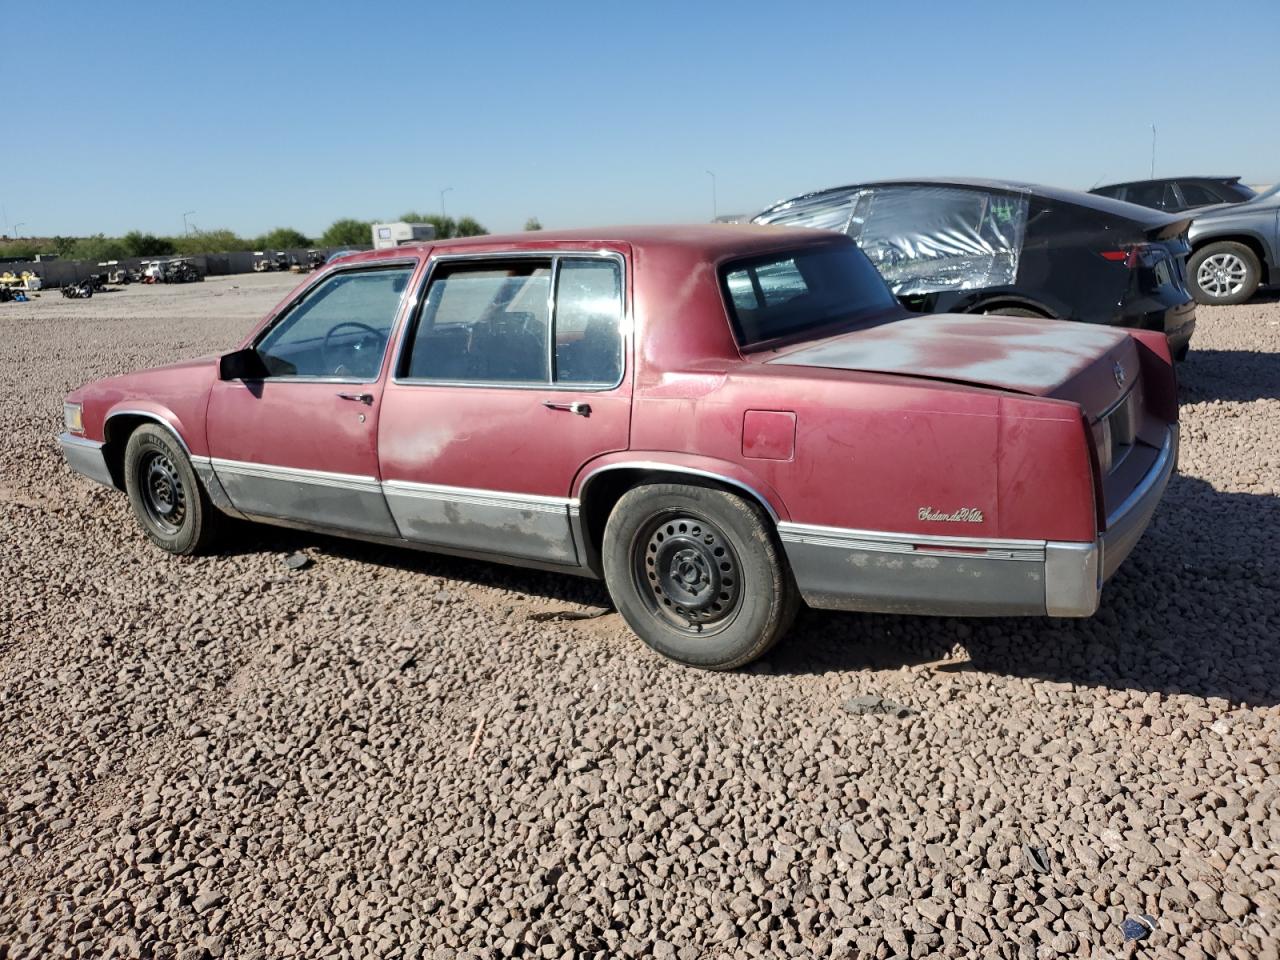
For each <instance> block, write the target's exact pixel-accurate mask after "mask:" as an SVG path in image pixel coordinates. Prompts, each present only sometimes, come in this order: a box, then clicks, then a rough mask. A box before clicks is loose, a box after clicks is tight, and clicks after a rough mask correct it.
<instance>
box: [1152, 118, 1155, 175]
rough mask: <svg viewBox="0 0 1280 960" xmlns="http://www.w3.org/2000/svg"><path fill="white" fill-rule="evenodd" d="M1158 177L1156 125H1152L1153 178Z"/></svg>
mask: <svg viewBox="0 0 1280 960" xmlns="http://www.w3.org/2000/svg"><path fill="white" fill-rule="evenodd" d="M1155 178H1156V125H1155V124H1154V123H1153V124H1152V125H1151V179H1152V180H1154V179H1155Z"/></svg>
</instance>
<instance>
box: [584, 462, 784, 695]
mask: <svg viewBox="0 0 1280 960" xmlns="http://www.w3.org/2000/svg"><path fill="white" fill-rule="evenodd" d="M602 559H603V561H604V576H605V583H607V584H608V587H609V593H610V595H611V596H612V597H613V602H614V604H616V606H617V608H618V612H619V613H621V614H622V617H623V619H624V620H626V621H627V624H628V625H629V626H630V627H631V629H632V630H634V631H635V633H636V635H637V636H639V637H640V639H641V640H643V641H644V642H645V643H647V644H648V645H649V646H651V647H652V648H653V649H654V650H656V651H658V652H659V653H661V654H662V655H663V656H665V657H669V658H670V659H672V660H676V661H678V662H680V663H684V664H688V665H689V666H692V667H701V668H703V669H707V670H732V669H733V668H735V667H740V666H742V665H743V664H745V663H750V662H751V661H752V660H755V659H756V658H757V657H759V656H761V655H762V654H764V653H765V652H766V651H767V650H768V649H769V648H770V647H772V646H773V645H774V644H775V643H777V642H778V639H779V638H780V637H781V636H782V635H783V634H784V633H786V632H787V629H788V628H789V627H790V626H791V622H792V620H794V619H795V615H796V609H797V608H798V606H799V596H798V592H797V590H796V587H795V582H794V581H793V579H792V576H791V570H790V568H789V567H788V566H787V561H786V558H785V556H784V555H783V552H782V548H781V545H780V544H779V543H778V540H777V537H776V536H775V535H774V531H773V524H772V522H771V521H770V519H769V517H768V516H766V515H765V513H764V511H762V510H761V509H760V508H759V507H758V506H757V505H756V504H754V503H750V502H748V501H746V500H744V499H742V498H741V497H737V496H734V495H733V494H730V493H726V492H725V491H723V490H717V489H712V488H708V487H696V486H685V485H683V484H673V483H653V484H645V485H642V486H638V487H635V488H634V489H631V490H628V491H627V492H626V493H624V494H623V495H622V497H621V499H619V500H618V502H617V504H616V505H615V506H614V508H613V512H612V513H610V514H609V521H608V523H607V524H606V526H605V531H604V549H603V558H602ZM642 571H643V572H642Z"/></svg>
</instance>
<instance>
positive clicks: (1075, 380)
mask: <svg viewBox="0 0 1280 960" xmlns="http://www.w3.org/2000/svg"><path fill="white" fill-rule="evenodd" d="M768 362H769V363H777V364H791V365H797V366H805V367H827V368H832V369H838V370H857V371H863V372H867V373H889V374H899V375H903V376H910V377H921V378H925V379H930V380H941V381H947V382H950V383H961V384H968V385H972V386H979V387H989V388H993V389H997V390H1007V391H1012V392H1014V393H1024V394H1030V395H1032V396H1038V397H1054V398H1057V399H1064V400H1071V401H1074V402H1076V403H1079V404H1080V405H1081V406H1082V407H1083V408H1084V409H1085V411H1086V412H1088V413H1089V414H1090V416H1097V415H1098V414H1100V413H1101V412H1102V411H1103V410H1105V409H1106V408H1107V407H1109V406H1110V405H1111V404H1112V403H1113V402H1114V401H1115V399H1116V397H1117V393H1118V391H1119V390H1120V389H1121V388H1123V386H1124V381H1125V380H1130V381H1131V380H1132V378H1134V377H1136V376H1137V375H1138V365H1139V359H1138V354H1137V347H1136V345H1135V344H1134V341H1133V339H1132V338H1131V337H1130V336H1129V335H1128V334H1127V333H1125V331H1123V330H1118V329H1115V328H1113V327H1105V326H1097V325H1094V324H1085V323H1072V322H1068V321H1060V320H1041V319H1037V318H1030V317H1001V316H988V315H973V314H945V313H943V314H924V315H916V316H911V317H907V318H905V319H902V320H895V321H892V322H889V323H883V324H879V325H877V326H873V327H868V328H866V329H862V330H857V331H854V332H852V333H845V334H841V335H839V336H836V337H831V338H829V339H826V340H822V341H819V342H817V343H808V344H804V345H802V346H800V347H799V348H797V349H795V350H792V351H790V352H788V353H785V354H783V355H781V356H777V357H774V358H773V359H771V360H769V361H768Z"/></svg>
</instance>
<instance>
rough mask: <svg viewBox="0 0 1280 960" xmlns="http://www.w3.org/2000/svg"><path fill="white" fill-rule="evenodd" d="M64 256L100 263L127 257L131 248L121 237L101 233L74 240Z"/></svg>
mask: <svg viewBox="0 0 1280 960" xmlns="http://www.w3.org/2000/svg"><path fill="white" fill-rule="evenodd" d="M62 256H63V257H64V258H65V259H67V260H90V261H93V262H94V263H99V262H101V261H103V260H119V259H120V258H121V257H127V256H129V248H128V247H126V246H125V245H124V242H123V241H121V240H120V239H119V238H117V237H107V236H103V235H102V234H101V233H99V234H96V235H95V236H92V237H81V238H80V239H78V240H76V241H74V242H73V243H72V244H71V245H70V246H69V247H68V248H67V252H66V253H65V254H62Z"/></svg>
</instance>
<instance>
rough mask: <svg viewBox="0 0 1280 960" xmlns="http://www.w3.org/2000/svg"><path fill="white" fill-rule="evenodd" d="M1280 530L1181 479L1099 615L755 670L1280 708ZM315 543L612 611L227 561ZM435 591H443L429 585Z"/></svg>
mask: <svg viewBox="0 0 1280 960" xmlns="http://www.w3.org/2000/svg"><path fill="white" fill-rule="evenodd" d="M1277 529H1280V497H1274V496H1260V495H1253V494H1242V493H1220V492H1218V491H1217V490H1215V489H1213V487H1212V486H1210V485H1209V484H1207V483H1205V482H1204V481H1202V480H1198V479H1194V478H1190V477H1183V476H1176V477H1174V479H1173V481H1172V483H1171V484H1170V486H1169V490H1168V492H1167V494H1166V498H1165V502H1164V504H1163V507H1162V509H1161V510H1160V511H1159V512H1158V513H1157V514H1156V518H1155V521H1154V522H1153V523H1152V526H1151V527H1150V528H1149V529H1148V531H1147V533H1146V535H1145V536H1144V537H1143V539H1142V541H1141V542H1140V543H1139V545H1138V547H1137V549H1136V551H1135V552H1134V554H1133V555H1132V556H1130V558H1129V559H1128V561H1127V562H1126V563H1125V565H1124V566H1123V567H1121V569H1120V571H1119V572H1118V573H1117V574H1116V576H1115V577H1114V578H1113V579H1112V580H1111V581H1110V582H1109V583H1108V584H1107V587H1106V589H1105V590H1104V591H1103V599H1102V608H1101V609H1100V610H1099V611H1098V613H1097V614H1096V615H1095V616H1094V617H1092V618H1090V619H1087V620H1049V619H1044V618H993V619H974V618H967V619H966V618H947V617H909V616H881V615H874V614H856V613H833V612H828V611H818V610H804V611H803V612H802V613H801V615H800V617H799V618H798V619H797V621H796V625H795V627H794V628H793V629H792V631H791V633H790V634H789V635H788V636H787V637H786V638H785V639H784V640H783V642H782V643H781V644H780V645H779V646H778V648H777V649H776V650H775V651H774V652H773V653H772V654H771V655H770V656H769V658H768V660H767V661H765V662H764V663H762V664H760V665H759V666H757V667H756V668H754V669H755V670H756V671H759V672H766V673H779V674H826V673H831V672H838V671H857V670H866V669H877V670H884V669H895V668H897V667H902V666H911V665H914V664H922V663H931V662H936V661H938V660H943V659H946V658H948V657H949V656H951V655H952V654H953V652H956V650H957V648H959V649H960V650H961V651H962V652H963V653H967V655H968V660H967V662H960V663H955V664H943V665H940V667H939V668H938V669H945V670H970V671H980V672H985V673H992V674H1004V675H1009V676H1020V677H1032V678H1037V679H1042V680H1050V681H1054V682H1061V683H1072V684H1076V685H1081V686H1090V687H1103V688H1109V689H1116V690H1140V691H1148V692H1150V691H1159V692H1161V693H1170V694H1172V693H1186V694H1193V695H1195V696H1198V697H1203V698H1206V699H1207V698H1211V697H1217V698H1222V699H1224V700H1228V701H1231V702H1232V703H1234V704H1247V705H1249V706H1272V705H1275V704H1277V703H1280V656H1278V655H1277V654H1278V653H1280V641H1278V640H1277V637H1278V636H1280V547H1277V541H1276V538H1275V532H1274V531H1276V530H1277ZM316 548H319V550H320V551H322V553H323V554H328V555H331V556H337V557H345V558H348V559H351V560H354V561H357V562H360V563H374V564H379V565H381V566H386V567H393V568H396V569H399V570H406V571H411V572H414V573H419V574H422V575H423V576H424V577H426V576H431V577H440V578H443V579H444V580H446V581H453V582H454V583H456V585H457V589H464V588H465V587H466V586H468V585H472V586H486V587H494V588H497V589H500V590H508V591H512V592H515V593H520V594H525V595H528V596H531V597H535V598H542V599H549V600H554V601H557V602H562V603H566V604H579V605H586V606H607V605H609V604H610V601H609V597H608V593H607V592H606V590H605V588H604V585H603V584H602V583H600V582H598V581H594V580H587V579H584V578H581V577H574V576H568V575H564V574H556V573H545V572H542V571H537V570H526V569H522V568H518V567H511V566H506V565H503V564H498V563H486V562H482V561H477V560H467V559H463V558H458V557H449V556H444V555H441V554H433V553H428V552H422V551H417V550H410V549H398V548H394V547H384V546H379V545H372V544H365V543H361V542H359V541H354V540H345V539H342V538H340V537H329V536H322V535H317V534H311V533H304V532H299V531H293V530H288V529H283V528H275V527H266V526H257V525H251V526H247V527H246V532H245V535H244V536H243V537H241V538H239V542H238V544H237V545H236V547H234V548H232V549H231V550H230V551H228V552H232V553H263V552H266V553H278V554H280V555H281V556H282V563H281V570H282V571H283V570H284V564H283V555H284V554H287V553H290V552H292V551H295V550H301V549H311V550H312V551H313V552H314V550H315V549H316ZM321 563H323V560H321ZM423 589H424V590H427V589H439V588H438V587H437V588H433V587H430V586H428V585H426V584H424V586H423ZM443 589H445V590H446V591H448V590H450V589H451V584H448V583H446V584H445V586H444V587H443ZM583 642H590V641H589V640H587V639H586V638H584V640H583ZM638 644H639V641H637V645H638ZM749 669H751V668H749Z"/></svg>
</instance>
